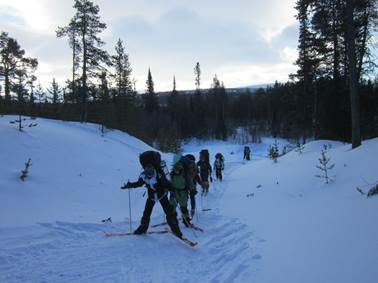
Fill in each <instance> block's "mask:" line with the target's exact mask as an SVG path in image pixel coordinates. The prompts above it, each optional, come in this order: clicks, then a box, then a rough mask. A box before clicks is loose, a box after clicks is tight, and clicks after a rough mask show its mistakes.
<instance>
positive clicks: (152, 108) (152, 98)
mask: <svg viewBox="0 0 378 283" xmlns="http://www.w3.org/2000/svg"><path fill="white" fill-rule="evenodd" d="M143 102H144V108H145V110H146V111H147V112H149V113H151V112H156V111H158V110H159V98H158V96H157V94H156V93H155V90H154V81H153V79H152V75H151V70H150V68H148V75H147V80H146V92H145V93H144V94H143Z"/></svg>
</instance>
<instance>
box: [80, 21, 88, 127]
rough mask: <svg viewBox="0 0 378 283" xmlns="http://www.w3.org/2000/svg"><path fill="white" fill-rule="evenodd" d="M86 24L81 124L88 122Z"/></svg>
mask: <svg viewBox="0 0 378 283" xmlns="http://www.w3.org/2000/svg"><path fill="white" fill-rule="evenodd" d="M85 25H86V24H84V28H83V36H82V40H83V77H82V90H81V96H82V97H81V103H82V105H81V107H82V109H81V122H86V121H87V100H88V99H87V57H88V55H87V43H86V40H85V35H86V32H87V29H86V26H85Z"/></svg>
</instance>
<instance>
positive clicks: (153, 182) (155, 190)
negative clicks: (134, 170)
mask: <svg viewBox="0 0 378 283" xmlns="http://www.w3.org/2000/svg"><path fill="white" fill-rule="evenodd" d="M128 184H129V186H130V188H138V187H141V186H143V185H144V186H145V187H146V188H147V192H148V197H149V198H150V199H156V197H157V198H158V199H160V198H162V197H163V196H164V195H165V194H166V192H167V190H169V189H171V188H172V184H171V183H170V182H169V181H168V180H167V178H166V177H165V175H164V174H163V173H160V172H159V173H157V172H156V171H155V176H153V177H152V178H150V179H149V178H146V176H145V175H144V173H142V174H140V176H139V179H138V181H136V182H129V183H128Z"/></svg>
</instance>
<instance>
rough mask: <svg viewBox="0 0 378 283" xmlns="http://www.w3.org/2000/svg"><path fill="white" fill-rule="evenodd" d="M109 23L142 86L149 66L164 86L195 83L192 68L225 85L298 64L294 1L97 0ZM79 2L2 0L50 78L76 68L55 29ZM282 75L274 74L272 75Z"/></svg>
mask: <svg viewBox="0 0 378 283" xmlns="http://www.w3.org/2000/svg"><path fill="white" fill-rule="evenodd" d="M94 2H95V3H96V4H98V5H99V6H100V15H101V19H102V21H104V22H105V23H106V24H107V26H108V29H107V30H106V32H104V33H103V34H102V38H103V39H104V40H105V42H106V43H107V44H106V46H105V48H106V49H107V50H108V51H109V52H110V53H114V51H113V50H114V45H115V43H116V41H117V40H118V38H121V39H122V40H123V41H124V42H125V45H126V50H127V52H128V53H129V55H130V61H131V64H132V68H133V75H134V76H135V77H136V78H137V80H138V82H137V87H138V89H144V88H145V80H146V76H147V70H148V68H149V67H150V68H151V71H152V75H153V78H154V80H155V85H156V89H157V90H163V89H167V88H169V89H170V88H171V86H172V77H173V75H176V79H177V83H178V88H179V89H184V88H185V89H186V88H193V87H194V74H193V68H194V65H195V63H196V62H197V61H199V62H200V63H201V67H202V71H203V76H202V79H203V87H209V86H210V83H211V80H212V77H213V76H214V74H215V73H217V74H218V76H219V77H220V78H223V80H224V83H225V85H226V86H230V87H231V86H237V85H238V84H242V85H250V84H254V83H260V82H264V83H265V82H270V81H274V80H275V79H278V80H281V79H282V78H284V77H286V78H287V75H288V74H289V73H290V72H291V71H290V70H291V68H293V66H292V64H291V62H289V61H290V60H292V59H293V58H295V56H296V55H295V52H296V51H295V49H296V44H297V27H296V25H295V19H294V14H295V10H294V9H293V6H294V4H295V0H265V1H260V0H238V1H229V0H218V1H213V0H202V1H199V0H180V1H176V0H154V1H150V0H139V1H131V0H95V1H94ZM72 6H73V1H66V0H38V1H24V0H2V2H1V3H0V21H1V23H2V29H4V30H6V31H9V33H10V36H12V37H15V38H16V39H17V40H18V41H19V42H20V44H21V46H22V47H23V48H24V49H25V50H26V51H27V55H28V56H32V57H37V58H38V60H39V62H40V67H41V69H40V70H38V74H39V75H40V76H41V79H42V80H43V81H48V82H50V81H51V80H52V78H53V77H56V78H57V79H58V81H59V82H61V83H63V82H64V81H65V80H66V79H67V78H69V77H70V73H71V63H70V62H71V51H70V49H69V47H68V43H67V40H66V39H57V38H56V37H55V30H56V29H57V27H58V26H64V25H66V24H67V23H68V21H69V19H70V18H71V17H72V15H73V13H74V11H73V8H72ZM273 77H275V78H273Z"/></svg>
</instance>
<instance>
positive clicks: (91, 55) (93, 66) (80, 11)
mask: <svg viewBox="0 0 378 283" xmlns="http://www.w3.org/2000/svg"><path fill="white" fill-rule="evenodd" d="M73 7H74V9H75V10H76V12H75V15H74V16H73V18H72V19H71V21H70V22H69V24H68V25H67V26H66V27H58V30H57V36H58V37H62V36H67V37H68V38H69V42H70V45H71V48H73V49H74V48H75V51H77V55H76V56H80V61H81V70H82V76H81V89H80V93H81V121H82V122H85V121H86V120H87V115H88V79H90V78H92V77H97V76H98V74H97V72H98V71H99V70H100V71H102V70H103V69H104V64H105V65H109V64H110V59H109V55H108V53H107V52H106V51H105V50H103V49H102V46H103V45H104V42H103V41H102V40H101V39H100V37H99V36H98V35H99V34H100V33H101V32H102V31H104V30H105V29H106V24H105V23H103V22H101V21H100V16H99V11H100V9H99V6H98V5H94V4H93V2H91V1H89V0H75V3H74V6H73ZM73 38H75V39H76V38H79V39H78V41H75V42H73ZM74 57H75V56H74ZM74 66H75V59H74ZM73 86H75V80H74V79H73Z"/></svg>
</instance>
